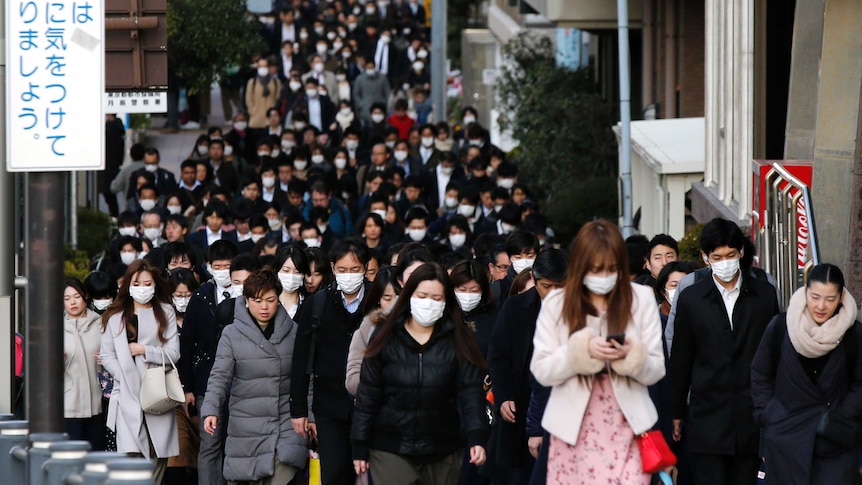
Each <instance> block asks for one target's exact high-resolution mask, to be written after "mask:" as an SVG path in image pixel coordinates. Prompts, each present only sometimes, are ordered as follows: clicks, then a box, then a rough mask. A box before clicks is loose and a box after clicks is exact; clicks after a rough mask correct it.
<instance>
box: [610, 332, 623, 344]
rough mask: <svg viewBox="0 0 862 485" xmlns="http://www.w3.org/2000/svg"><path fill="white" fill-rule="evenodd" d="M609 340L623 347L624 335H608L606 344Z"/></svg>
mask: <svg viewBox="0 0 862 485" xmlns="http://www.w3.org/2000/svg"><path fill="white" fill-rule="evenodd" d="M611 340H616V341H617V343H618V344H620V345H625V343H626V334H624V333H615V334H611V335H608V342H610V341H611Z"/></svg>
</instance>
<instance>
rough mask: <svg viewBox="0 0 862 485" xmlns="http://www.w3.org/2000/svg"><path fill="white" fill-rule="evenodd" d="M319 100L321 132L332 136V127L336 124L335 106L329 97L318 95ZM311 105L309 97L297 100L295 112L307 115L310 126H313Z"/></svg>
mask: <svg viewBox="0 0 862 485" xmlns="http://www.w3.org/2000/svg"><path fill="white" fill-rule="evenodd" d="M317 100H318V101H319V102H320V126H319V128H320V132H321V133H327V134H331V133H332V130H331V128H332V125H333V124H334V123H335V113H336V112H337V110H336V109H335V105H334V104H332V100H331V99H329V96H321V95H318V96H317ZM310 103H311V100H310V99H309V98H308V97H307V96H303V97H302V98H301V99H299V100H297V104H296V109H294V111H293V112H294V113H303V114H305V115H306V116H307V117H308V124H313V123H312V120H311V108H310V107H309V104H310Z"/></svg>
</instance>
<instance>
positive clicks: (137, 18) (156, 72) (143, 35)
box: [103, 0, 205, 91]
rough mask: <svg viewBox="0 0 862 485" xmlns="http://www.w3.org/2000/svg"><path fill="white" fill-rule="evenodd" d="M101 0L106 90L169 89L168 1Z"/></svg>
mask: <svg viewBox="0 0 862 485" xmlns="http://www.w3.org/2000/svg"><path fill="white" fill-rule="evenodd" d="M103 1H104V2H105V48H104V50H105V68H106V72H105V84H106V86H107V88H108V90H110V91H141V90H146V89H147V88H150V89H152V88H158V89H168V49H167V44H168V23H167V11H168V10H167V8H168V7H167V0H103ZM201 8H205V7H204V6H203V5H202V6H201Z"/></svg>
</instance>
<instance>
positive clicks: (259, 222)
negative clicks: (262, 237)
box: [248, 214, 269, 232]
mask: <svg viewBox="0 0 862 485" xmlns="http://www.w3.org/2000/svg"><path fill="white" fill-rule="evenodd" d="M255 227H262V228H264V230H265V231H267V232H269V222H268V221H267V220H266V217H264V215H263V214H252V215H251V216H250V217H249V218H248V230H249V231H251V230H252V229H254V228H255Z"/></svg>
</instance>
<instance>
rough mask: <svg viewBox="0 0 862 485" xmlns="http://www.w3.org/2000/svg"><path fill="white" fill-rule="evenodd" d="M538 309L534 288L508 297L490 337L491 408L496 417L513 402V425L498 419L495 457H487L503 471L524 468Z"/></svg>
mask: <svg viewBox="0 0 862 485" xmlns="http://www.w3.org/2000/svg"><path fill="white" fill-rule="evenodd" d="M541 305H542V300H541V299H540V298H539V293H538V292H537V291H536V289H535V288H532V289H531V290H529V291H527V292H525V293H521V294H520V295H514V296H512V297H511V298H509V299H507V300H506V302H505V303H504V304H503V306H502V307H501V308H500V312H499V313H498V314H497V323H496V325H495V326H494V331H493V332H492V333H491V345H490V347H489V349H488V365H489V366H490V369H491V382H492V384H491V388H492V389H493V391H494V404H495V405H496V406H497V411H498V413H499V410H500V406H501V405H502V404H503V403H504V402H506V401H514V403H515V410H516V412H515V423H509V422H508V421H504V420H503V419H502V418H499V419H498V421H497V426H496V427H495V428H494V437H493V442H494V444H495V445H496V446H493V445H492V448H493V449H494V450H495V453H496V456H490V455H489V460H490V459H493V461H492V463H496V464H498V465H505V466H506V467H520V466H526V463H525V462H523V461H521V459H523V458H527V456H525V455H526V453H527V437H526V435H525V427H526V419H527V407H528V405H529V402H530V359H531V358H532V356H533V333H534V332H535V331H536V319H537V318H538V317H539V309H540V308H541ZM542 410H544V407H543V408H542ZM513 460H515V461H513Z"/></svg>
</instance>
